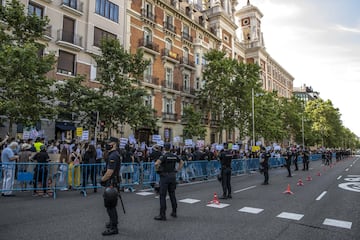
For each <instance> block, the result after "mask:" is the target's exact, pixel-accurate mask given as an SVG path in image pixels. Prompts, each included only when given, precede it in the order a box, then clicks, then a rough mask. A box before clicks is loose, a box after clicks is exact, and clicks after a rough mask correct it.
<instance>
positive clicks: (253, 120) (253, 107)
mask: <svg viewBox="0 0 360 240" xmlns="http://www.w3.org/2000/svg"><path fill="white" fill-rule="evenodd" d="M251 102H252V132H253V144H252V145H253V146H255V102H254V88H252V89H251Z"/></svg>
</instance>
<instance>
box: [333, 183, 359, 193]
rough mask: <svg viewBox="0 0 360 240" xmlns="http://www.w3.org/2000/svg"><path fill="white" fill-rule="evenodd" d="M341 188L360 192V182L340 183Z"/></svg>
mask: <svg viewBox="0 0 360 240" xmlns="http://www.w3.org/2000/svg"><path fill="white" fill-rule="evenodd" d="M338 187H339V188H342V189H345V190H349V191H353V192H360V183H359V182H346V183H340V184H339V185H338Z"/></svg>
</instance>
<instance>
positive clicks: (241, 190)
mask: <svg viewBox="0 0 360 240" xmlns="http://www.w3.org/2000/svg"><path fill="white" fill-rule="evenodd" d="M255 187H256V186H255V185H254V186H250V187H247V188H243V189H240V190H237V191H234V193H239V192H243V191H246V190H249V189H253V188H255Z"/></svg>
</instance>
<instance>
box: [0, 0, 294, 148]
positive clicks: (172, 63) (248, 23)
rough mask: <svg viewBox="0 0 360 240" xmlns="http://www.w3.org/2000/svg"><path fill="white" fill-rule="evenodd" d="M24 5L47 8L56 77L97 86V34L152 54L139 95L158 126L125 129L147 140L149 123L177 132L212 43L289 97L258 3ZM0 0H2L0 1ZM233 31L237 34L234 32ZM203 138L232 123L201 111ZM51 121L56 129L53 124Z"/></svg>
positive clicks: (53, 0)
mask: <svg viewBox="0 0 360 240" xmlns="http://www.w3.org/2000/svg"><path fill="white" fill-rule="evenodd" d="M22 2H23V3H24V4H25V6H26V9H27V11H28V12H30V13H35V14H37V15H39V16H41V17H43V16H48V18H49V19H50V23H49V26H48V31H47V33H46V36H44V39H43V41H44V44H46V46H47V47H46V48H45V52H44V54H46V53H49V52H53V53H55V56H56V57H57V66H56V68H55V69H54V71H52V72H50V73H49V76H50V77H53V78H55V79H57V80H67V79H71V78H72V77H74V76H76V75H77V74H82V75H86V80H85V82H84V85H86V86H89V87H99V84H98V82H97V81H96V62H95V61H94V59H93V57H92V56H93V55H94V54H95V55H96V54H100V51H99V43H100V40H101V38H102V37H104V36H107V37H114V38H118V39H119V40H120V42H121V43H122V44H123V46H124V48H125V49H127V50H129V51H130V52H131V53H134V52H135V51H137V49H139V48H140V49H142V50H143V52H144V57H145V58H146V59H148V60H149V61H150V65H149V67H148V68H147V69H146V71H145V72H144V74H143V79H142V81H141V85H142V86H143V87H145V89H146V90H147V91H148V93H149V97H147V98H146V99H144V103H145V104H147V105H148V106H149V107H151V108H153V109H155V110H156V116H157V118H158V119H159V122H158V128H157V129H147V128H145V127H144V128H140V129H138V130H136V131H135V132H132V130H131V129H129V128H127V127H125V129H124V136H128V135H130V134H134V135H135V136H136V137H137V138H138V139H139V140H140V141H147V142H148V141H149V140H150V139H151V134H152V132H154V131H155V133H156V134H157V135H160V136H161V137H162V139H163V140H164V141H173V138H174V137H178V136H181V135H182V132H183V128H184V126H185V124H186V123H184V122H183V121H182V118H181V116H182V114H183V109H184V107H185V106H187V105H194V106H195V107H196V92H197V91H199V90H200V89H201V87H202V85H203V79H202V70H203V66H204V65H205V64H206V60H205V57H204V55H205V54H206V53H207V52H208V51H209V50H210V49H218V50H223V51H225V52H226V54H227V56H228V57H231V58H234V59H237V60H238V61H241V62H247V63H256V64H259V66H260V67H261V79H262V83H263V87H264V89H266V90H268V91H273V90H276V91H277V92H278V94H279V95H281V96H285V97H290V96H291V92H292V82H293V80H294V78H293V77H292V76H291V75H290V74H289V73H288V72H287V71H286V70H285V69H284V68H282V67H281V65H280V64H278V63H277V62H276V61H275V60H274V59H273V58H272V57H271V56H270V54H269V53H267V52H266V50H265V46H264V40H263V36H262V32H261V18H262V16H263V14H262V13H261V12H260V10H259V9H258V8H257V7H255V6H253V5H251V4H250V2H249V1H247V4H246V5H245V6H244V7H242V8H241V9H240V10H239V11H236V10H235V8H236V5H237V1H234V0H206V1H205V0H132V1H128V0H95V1H80V0H31V1H29V0H22ZM2 4H5V3H4V1H2ZM240 4H242V3H240ZM238 36H239V37H238ZM203 124H204V126H206V128H207V137H206V139H205V142H206V143H213V142H222V141H233V142H235V141H237V140H238V139H237V136H238V135H239V134H238V132H237V131H236V130H233V131H230V132H226V131H223V132H220V133H219V132H216V127H217V125H216V124H217V120H216V119H208V117H207V116H204V118H203ZM45 126H46V135H47V136H48V137H49V138H60V136H64V134H65V135H66V136H69V135H71V134H72V135H73V134H74V128H75V127H76V126H80V123H76V122H74V119H69V118H67V119H65V118H61V116H60V117H59V119H58V121H57V122H55V123H52V122H47V123H46V124H41V128H42V129H44V128H45ZM51 129H55V130H51Z"/></svg>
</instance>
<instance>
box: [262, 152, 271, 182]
mask: <svg viewBox="0 0 360 240" xmlns="http://www.w3.org/2000/svg"><path fill="white" fill-rule="evenodd" d="M262 157H263V158H264V161H263V162H262V166H263V167H264V183H263V185H268V184H269V159H270V157H271V154H270V153H269V152H268V151H265V152H264V153H263V156H262Z"/></svg>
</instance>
